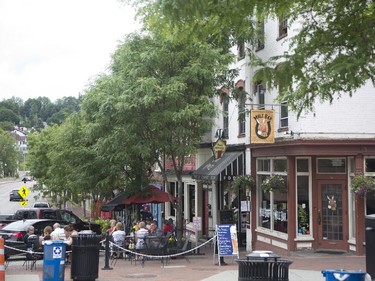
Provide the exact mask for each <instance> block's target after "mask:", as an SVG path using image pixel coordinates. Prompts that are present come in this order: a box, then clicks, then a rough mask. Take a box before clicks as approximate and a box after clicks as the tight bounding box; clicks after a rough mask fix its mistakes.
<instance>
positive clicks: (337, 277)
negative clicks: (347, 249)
mask: <svg viewBox="0 0 375 281" xmlns="http://www.w3.org/2000/svg"><path fill="white" fill-rule="evenodd" d="M322 274H323V276H324V277H325V278H326V281H365V278H366V272H362V271H347V270H343V269H340V270H331V269H327V270H322Z"/></svg>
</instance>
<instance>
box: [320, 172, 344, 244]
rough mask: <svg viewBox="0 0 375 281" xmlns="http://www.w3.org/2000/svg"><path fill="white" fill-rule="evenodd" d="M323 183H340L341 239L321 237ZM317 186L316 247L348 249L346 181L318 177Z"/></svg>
mask: <svg viewBox="0 0 375 281" xmlns="http://www.w3.org/2000/svg"><path fill="white" fill-rule="evenodd" d="M324 184H338V185H341V191H342V240H327V239H323V227H322V226H323V222H322V219H323V217H322V216H323V214H322V208H323V207H324V206H323V202H322V185H324ZM317 187H318V192H317V193H318V196H317V200H318V202H317V206H318V212H317V237H316V241H317V246H318V249H327V250H344V251H347V250H348V242H347V240H348V235H349V229H348V192H347V181H345V180H339V179H335V180H331V179H325V180H323V179H320V180H318V181H317Z"/></svg>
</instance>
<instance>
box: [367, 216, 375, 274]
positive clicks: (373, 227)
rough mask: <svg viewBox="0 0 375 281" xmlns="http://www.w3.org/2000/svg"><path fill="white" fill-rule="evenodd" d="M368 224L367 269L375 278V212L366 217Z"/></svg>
mask: <svg viewBox="0 0 375 281" xmlns="http://www.w3.org/2000/svg"><path fill="white" fill-rule="evenodd" d="M365 226H366V237H365V239H366V271H367V273H368V274H370V276H371V277H372V278H375V266H374V264H375V214H372V215H367V216H366V217H365Z"/></svg>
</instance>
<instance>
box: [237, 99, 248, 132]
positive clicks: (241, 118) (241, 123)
mask: <svg viewBox="0 0 375 281" xmlns="http://www.w3.org/2000/svg"><path fill="white" fill-rule="evenodd" d="M245 102H246V98H244V97H242V98H241V99H240V100H239V101H238V135H239V136H244V135H245V128H246V108H245Z"/></svg>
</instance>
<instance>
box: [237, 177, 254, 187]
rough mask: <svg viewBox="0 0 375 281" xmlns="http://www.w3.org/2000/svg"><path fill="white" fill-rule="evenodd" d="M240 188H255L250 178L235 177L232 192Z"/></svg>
mask: <svg viewBox="0 0 375 281" xmlns="http://www.w3.org/2000/svg"><path fill="white" fill-rule="evenodd" d="M240 187H245V188H246V189H247V190H251V189H252V188H254V187H255V180H254V178H253V177H252V176H237V177H236V178H235V179H234V181H233V182H232V188H233V190H238V189H239V188H240Z"/></svg>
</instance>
